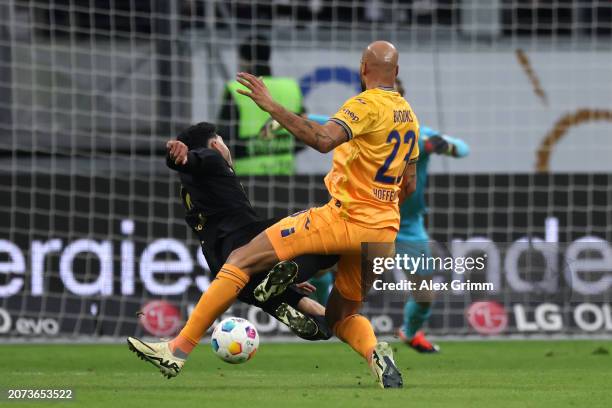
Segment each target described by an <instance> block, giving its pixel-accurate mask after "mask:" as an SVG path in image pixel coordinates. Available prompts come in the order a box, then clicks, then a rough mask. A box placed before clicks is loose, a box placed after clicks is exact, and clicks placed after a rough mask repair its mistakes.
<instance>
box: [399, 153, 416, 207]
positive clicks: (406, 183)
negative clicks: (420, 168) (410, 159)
mask: <svg viewBox="0 0 612 408" xmlns="http://www.w3.org/2000/svg"><path fill="white" fill-rule="evenodd" d="M416 166H417V165H416V162H414V163H410V164H408V165H407V166H406V170H404V176H403V177H402V184H401V185H400V192H399V203H400V204H402V203H403V202H404V200H406V198H408V197H410V195H411V194H412V193H414V192H415V190H416V184H417V177H416Z"/></svg>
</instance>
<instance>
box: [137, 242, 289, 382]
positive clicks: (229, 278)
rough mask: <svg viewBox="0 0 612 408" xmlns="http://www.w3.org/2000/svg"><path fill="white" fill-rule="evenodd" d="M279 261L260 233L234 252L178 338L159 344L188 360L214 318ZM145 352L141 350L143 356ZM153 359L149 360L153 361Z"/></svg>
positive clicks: (179, 357) (156, 356) (176, 371)
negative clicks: (255, 278)
mask: <svg viewBox="0 0 612 408" xmlns="http://www.w3.org/2000/svg"><path fill="white" fill-rule="evenodd" d="M277 262H278V258H277V257H276V254H275V252H274V248H272V245H271V244H270V241H269V240H268V238H267V237H266V235H265V234H259V235H258V236H257V237H255V238H254V239H253V240H252V241H251V242H250V243H249V244H247V245H245V246H244V247H242V248H239V249H237V250H234V251H233V252H232V253H231V254H230V257H229V258H228V260H227V263H226V264H225V265H223V266H222V267H221V270H220V271H219V273H218V274H217V277H216V278H215V280H213V281H212V282H211V284H210V286H209V287H208V289H207V290H206V292H204V293H203V294H202V296H201V297H200V300H199V301H198V303H197V304H196V306H195V308H194V309H193V311H192V312H191V316H189V320H187V323H186V324H185V327H183V329H182V330H181V332H180V333H179V335H178V336H177V337H175V338H174V339H172V340H171V341H170V342H167V343H160V344H162V345H163V346H164V347H167V348H168V349H169V350H170V353H171V354H172V355H173V356H174V357H175V358H177V359H182V360H185V359H186V358H187V356H188V355H189V353H191V351H192V350H193V349H194V348H195V346H196V345H197V344H198V343H199V342H200V339H201V338H202V336H204V333H206V330H208V328H209V327H210V326H211V325H212V324H213V322H214V321H215V319H217V318H218V317H219V316H221V314H222V313H223V312H225V311H226V310H227V309H228V308H229V307H230V306H231V304H232V303H234V301H235V300H236V297H237V296H238V293H240V291H241V290H242V288H244V287H245V286H246V284H247V283H248V282H249V280H250V275H252V274H254V273H256V272H258V271H260V270H265V269H267V268H270V267H272V265H274V264H275V263H277ZM141 343H142V344H143V347H144V348H146V346H147V345H148V346H150V344H148V343H143V342H141ZM133 345H134V343H131V342H130V347H132V346H133ZM150 347H152V346H150ZM160 347H162V346H160ZM152 348H154V347H152ZM143 350H144V349H139V351H140V353H141V354H142V353H143ZM141 354H139V356H141ZM153 357H155V358H153ZM153 357H151V358H153V360H156V358H158V357H160V356H159V355H158V354H154V355H153ZM151 358H149V359H147V361H151ZM181 368H182V366H179V367H177V369H176V370H174V371H175V373H174V375H176V374H178V373H179V372H180V371H181Z"/></svg>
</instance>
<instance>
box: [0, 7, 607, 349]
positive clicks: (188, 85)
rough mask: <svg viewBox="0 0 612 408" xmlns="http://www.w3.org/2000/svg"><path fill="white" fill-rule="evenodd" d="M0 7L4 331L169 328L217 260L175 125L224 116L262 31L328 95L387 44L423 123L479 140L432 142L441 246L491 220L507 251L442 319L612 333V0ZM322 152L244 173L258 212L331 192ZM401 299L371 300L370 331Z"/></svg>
mask: <svg viewBox="0 0 612 408" xmlns="http://www.w3.org/2000/svg"><path fill="white" fill-rule="evenodd" d="M0 24H1V27H0V54H2V58H1V62H0V78H1V79H0V118H1V120H0V153H1V156H0V180H1V182H0V272H2V274H0V341H4V340H6V339H15V338H16V339H24V338H29V337H41V338H43V339H48V338H53V337H56V336H59V337H66V336H68V337H71V336H78V337H79V338H85V339H87V338H91V339H97V338H98V336H111V337H114V338H121V336H124V335H127V334H138V335H140V334H143V333H144V334H147V333H149V334H156V335H162V334H164V333H163V332H164V330H166V331H168V332H171V331H172V329H173V328H175V327H176V325H177V324H178V323H179V321H180V319H181V318H182V319H184V318H185V316H186V315H187V314H188V312H189V309H190V306H191V305H192V304H193V303H194V302H195V301H196V300H197V298H198V297H199V293H200V291H201V290H202V289H204V288H205V287H206V285H207V282H208V281H207V270H206V265H205V262H204V261H203V260H202V258H201V256H200V255H198V254H199V251H198V246H197V242H196V241H195V240H194V239H193V236H192V234H191V233H190V232H189V231H188V230H187V228H186V226H185V225H184V222H183V220H182V209H181V207H180V205H179V202H178V184H177V179H176V177H175V176H174V175H172V174H171V173H170V172H169V171H168V170H167V168H166V167H165V165H164V161H163V157H164V141H165V140H166V139H168V138H169V137H171V136H173V135H175V134H176V133H177V132H178V131H179V130H180V129H181V128H183V127H184V126H186V125H187V124H189V123H191V122H194V121H200V120H215V118H216V112H217V110H218V107H219V103H220V101H221V91H222V87H223V83H224V82H225V81H227V80H228V79H230V78H231V77H232V75H233V73H234V72H235V71H236V67H237V63H236V47H237V45H238V44H239V43H240V42H241V41H242V39H244V38H245V37H246V36H249V35H253V34H265V35H267V36H268V37H269V38H270V41H271V44H272V48H273V52H272V69H273V71H274V73H275V75H287V76H291V77H294V78H296V79H298V80H299V81H300V84H301V85H302V90H303V92H304V94H305V105H306V107H307V108H308V110H309V111H310V112H314V113H322V114H332V113H334V109H336V108H337V107H338V106H340V104H341V103H342V102H343V101H344V100H345V99H346V98H347V97H348V96H350V95H352V94H354V93H355V92H356V90H357V89H358V85H359V84H358V81H356V78H355V73H356V72H357V69H358V64H359V56H360V52H361V49H362V48H363V46H364V45H365V44H367V43H368V42H369V41H371V40H374V39H388V40H391V41H393V42H395V43H396V44H397V46H398V48H399V50H400V54H401V60H400V64H401V68H400V69H401V70H400V77H401V78H402V80H403V82H404V85H405V87H406V90H407V95H406V96H407V98H408V99H409V100H410V101H411V103H412V105H413V107H414V108H415V110H416V112H417V114H418V115H419V118H420V120H421V122H422V123H423V124H426V125H428V126H430V127H433V128H436V129H441V130H442V131H444V132H446V133H449V134H452V135H457V136H460V137H462V138H463V139H464V140H466V141H467V142H468V143H469V144H470V147H471V150H472V153H471V155H470V157H468V158H467V159H464V160H456V161H455V160H449V159H446V158H441V157H436V158H434V159H433V160H432V166H431V167H432V169H431V171H432V173H433V175H432V176H431V178H430V185H429V189H428V193H427V198H428V203H429V206H430V210H431V211H430V215H429V225H430V232H431V233H432V237H433V238H434V239H435V240H436V242H437V244H436V248H437V249H438V250H439V249H440V248H442V249H441V250H440V252H441V253H445V252H446V249H443V248H450V249H451V250H452V248H453V242H454V241H456V240H464V241H465V240H469V239H472V240H473V241H478V242H484V239H488V240H490V241H491V242H488V243H485V244H474V245H475V246H474V248H475V249H474V251H483V250H487V251H497V252H498V254H499V263H498V267H497V269H495V267H494V266H490V267H489V268H488V269H487V271H488V274H483V275H474V276H470V277H469V278H470V279H472V280H473V281H479V280H485V279H497V281H498V282H499V285H498V290H496V291H495V292H493V293H480V294H478V295H475V294H468V293H455V292H449V293H445V294H443V295H442V296H440V297H439V298H438V300H437V303H436V306H435V308H434V316H433V318H432V320H431V322H430V324H429V331H430V332H432V333H434V334H438V335H460V336H464V335H465V336H467V335H477V334H479V333H483V332H491V333H494V334H497V335H501V336H506V335H508V336H510V335H522V336H527V335H557V336H558V335H561V336H570V335H588V336H606V335H607V336H609V335H610V333H612V312H611V310H610V300H611V298H612V293H611V292H612V272H611V271H612V269H611V267H612V253H611V252H610V251H611V249H610V247H609V244H608V242H609V240H610V238H611V237H610V235H611V234H612V231H611V229H610V227H609V226H610V224H611V221H612V220H611V217H612V215H611V214H612V212H611V207H610V201H611V199H612V187H610V186H611V183H610V181H611V180H610V178H611V177H610V173H611V171H612V161H610V159H609V157H611V153H612V144H610V142H609V137H610V133H611V123H610V121H611V120H612V80H611V79H612V78H611V77H610V76H611V75H612V74H611V72H612V70H611V69H612V42H611V41H610V40H611V33H612V6H611V5H610V3H609V2H607V1H578V0H574V1H571V0H567V1H562V0H558V1H533V2H532V1H518V0H517V1H510V0H507V1H502V0H498V1H477V0H472V1H468V0H463V1H452V0H446V1H442V0H438V1H433V0H429V1H427V0H424V1H418V0H414V1H382V0H381V1H373V2H365V1H323V0H321V1H278V2H268V1H254V2H242V1H227V2H225V1H208V2H205V1H155V0H150V1H138V0H135V1H130V2H119V1H114V2H113V1H101V0H100V1H89V0H88V1H77V0H64V1H59V0H58V1H49V2H42V1H40V2H39V1H19V0H13V1H4V2H2V4H1V5H0ZM532 74H535V75H536V76H537V80H536V81H533V80H531V79H530V75H532ZM326 160H327V161H326ZM328 160H329V158H324V159H322V158H321V157H320V156H317V154H315V153H314V152H312V151H311V152H308V151H304V152H303V153H300V157H298V173H299V174H297V175H296V176H292V177H251V178H245V179H244V184H245V187H246V188H247V190H248V192H249V194H250V196H251V197H252V199H253V202H254V204H255V206H256V207H257V209H258V211H259V212H260V213H261V214H262V215H265V216H276V215H283V214H286V213H288V212H293V211H295V210H300V209H303V208H305V207H308V206H312V205H317V204H321V203H324V202H325V201H326V199H327V195H326V192H325V189H324V187H323V185H322V182H321V181H322V174H323V173H324V171H325V170H326V169H327V168H328V163H329V161H328ZM584 237H591V238H588V239H587V241H589V242H590V244H587V245H589V247H588V248H587V249H588V250H584V251H578V252H577V249H576V248H578V247H576V246H575V243H576V242H577V241H578V242H582V241H579V240H581V239H583V238H584ZM593 237H598V238H599V239H601V240H602V241H601V242H596V241H595V240H594V239H593ZM521 240H522V241H521ZM516 241H519V243H518V244H516ZM541 241H545V243H541ZM572 245H574V246H573V247H572ZM492 246H494V247H495V248H494V249H492ZM521 246H522V247H521ZM519 247H520V248H523V249H524V252H523V254H522V255H521V256H520V257H518V261H517V262H516V265H517V267H516V268H512V267H511V266H509V264H508V262H507V258H508V256H507V254H508V253H509V252H511V253H514V254H515V255H516V249H517V248H519ZM570 249H572V250H570ZM582 249H585V248H584V247H583V248H582ZM512 251H514V252H512ZM488 253H493V252H488ZM588 259H591V261H589V260H588ZM589 262H590V263H589ZM495 270H497V273H496V272H494V271H495ZM438 276H439V278H440V279H443V280H445V281H446V280H450V279H452V276H450V275H439V274H438ZM157 299H163V300H166V301H168V302H169V303H170V304H171V305H172V306H170V307H168V306H167V305H166V306H164V305H163V304H155V303H153V304H151V303H149V302H150V301H153V300H157ZM403 300H404V295H400V294H396V295H387V296H384V297H383V296H374V297H373V298H372V299H370V302H369V303H368V305H367V306H366V308H365V312H366V313H367V314H368V315H370V316H371V317H372V320H373V323H374V325H375V326H376V328H377V329H378V331H379V332H382V333H391V332H392V328H393V327H394V326H397V324H398V323H399V319H400V316H401V310H402V304H403ZM478 301H495V302H498V303H499V304H500V305H502V306H503V310H502V309H499V308H495V307H494V306H492V305H491V304H482V303H480V304H476V305H475V306H474V307H473V308H471V309H470V306H472V305H474V303H475V302H478ZM147 304H148V305H149V307H148V308H147V309H146V310H145V311H146V312H147V316H146V320H147V321H148V325H149V326H148V331H147V330H145V329H144V328H143V326H142V325H141V324H140V323H139V319H138V318H137V317H136V312H137V311H139V310H141V309H142V308H143V307H144V306H145V305H147ZM468 311H469V313H468ZM177 312H178V313H177ZM229 313H231V314H242V315H244V316H247V317H249V318H250V319H252V320H256V321H258V323H259V328H260V332H261V333H263V334H282V331H280V332H279V331H278V327H277V326H276V324H275V323H274V322H268V321H267V320H266V319H265V317H264V316H261V315H257V316H256V315H254V314H252V313H253V310H248V309H247V308H246V307H244V306H243V305H237V306H235V307H234V309H232V310H230V312H229ZM468 314H469V316H471V317H472V319H470V318H468ZM152 330H153V331H155V333H153V332H152Z"/></svg>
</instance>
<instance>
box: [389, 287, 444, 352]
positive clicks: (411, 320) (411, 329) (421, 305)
mask: <svg viewBox="0 0 612 408" xmlns="http://www.w3.org/2000/svg"><path fill="white" fill-rule="evenodd" d="M430 316H431V302H416V300H414V299H412V298H410V299H409V300H408V302H406V305H405V306H404V325H403V326H402V327H401V328H400V329H399V330H398V331H397V335H398V337H399V338H400V340H401V341H402V342H403V343H405V344H407V345H408V346H410V347H411V348H413V349H414V350H416V351H418V352H419V353H437V352H439V351H440V347H439V346H438V345H437V344H434V343H431V342H430V341H429V340H427V338H426V337H425V333H423V331H422V330H419V329H420V328H421V327H422V326H423V324H424V323H425V322H426V321H427V319H429V317H430Z"/></svg>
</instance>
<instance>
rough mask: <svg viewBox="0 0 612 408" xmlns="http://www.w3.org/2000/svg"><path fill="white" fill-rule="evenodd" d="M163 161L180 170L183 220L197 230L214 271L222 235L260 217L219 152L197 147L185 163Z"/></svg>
mask: <svg viewBox="0 0 612 408" xmlns="http://www.w3.org/2000/svg"><path fill="white" fill-rule="evenodd" d="M166 164H167V165H168V167H170V168H171V169H173V170H176V171H178V172H179V176H180V179H181V199H182V201H183V205H184V207H185V221H186V222H187V224H188V225H189V226H190V227H191V228H192V229H193V231H194V232H195V233H196V234H197V236H198V238H199V239H200V242H201V244H202V248H203V250H204V255H205V257H206V260H207V261H208V263H209V266H210V267H211V270H212V271H213V272H216V270H217V268H219V267H221V265H222V263H221V264H220V262H223V261H224V260H217V258H218V254H219V253H220V251H221V248H220V245H222V243H223V239H224V238H225V237H227V236H229V235H230V234H231V233H232V232H235V231H237V230H240V229H241V228H243V227H245V226H246V225H249V224H252V223H254V222H257V221H260V217H258V216H257V213H256V212H255V210H254V209H253V207H252V206H251V202H250V201H249V199H248V197H247V195H246V192H245V191H244V188H243V187H242V184H240V180H239V179H238V177H237V176H236V173H234V169H233V168H232V167H231V166H230V165H229V163H227V162H226V161H225V159H224V158H223V156H221V154H220V153H219V152H217V151H216V150H213V149H206V148H202V149H196V150H190V151H189V153H188V158H187V163H186V164H185V165H180V164H175V163H174V161H173V160H172V159H170V157H169V156H168V157H167V158H166Z"/></svg>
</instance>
